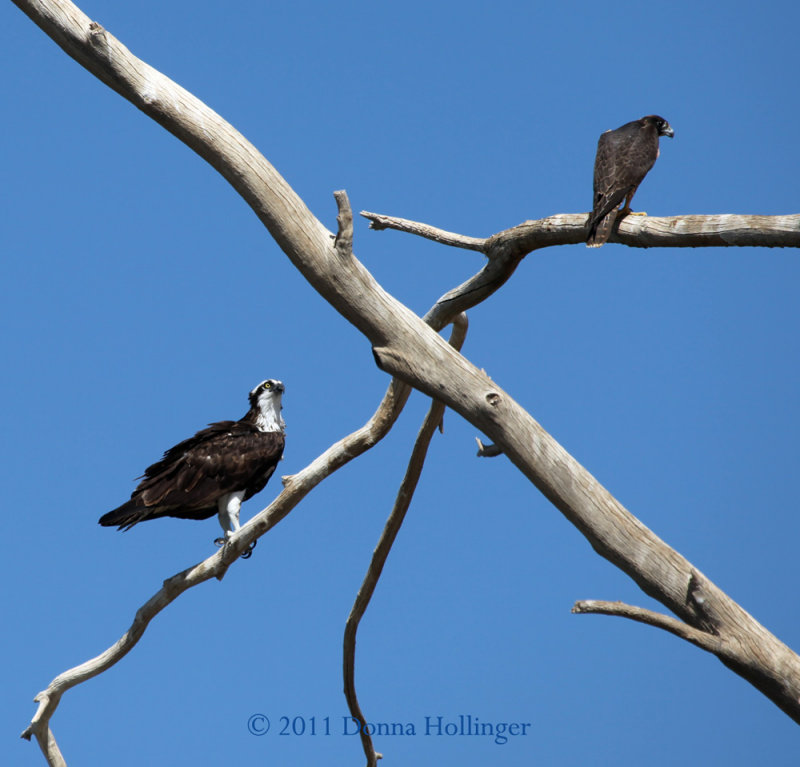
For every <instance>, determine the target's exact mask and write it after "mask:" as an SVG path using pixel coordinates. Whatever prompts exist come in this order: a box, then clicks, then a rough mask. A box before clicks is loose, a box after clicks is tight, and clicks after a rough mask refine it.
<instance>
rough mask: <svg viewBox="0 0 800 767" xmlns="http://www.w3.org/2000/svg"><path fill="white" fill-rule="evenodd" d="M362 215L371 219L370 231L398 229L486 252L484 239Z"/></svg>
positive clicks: (406, 220)
mask: <svg viewBox="0 0 800 767" xmlns="http://www.w3.org/2000/svg"><path fill="white" fill-rule="evenodd" d="M361 215H362V216H364V218H366V219H369V228H370V229H376V230H379V229H397V230H398V231H399V232H408V233H409V234H416V235H417V236H418V237H424V238H425V239H426V240H433V241H434V242H439V243H441V244H442V245H451V246H452V247H454V248H465V249H466V250H477V251H479V252H481V253H484V252H485V251H486V245H487V243H488V240H487V239H485V238H483V237H467V236H465V235H463V234H455V233H453V232H448V231H446V230H444V229H437V228H436V227H435V226H430V225H429V224H420V223H419V222H418V221H409V220H408V219H405V218H395V217H394V216H383V215H381V214H380V213H370V212H369V211H367V210H362V211H361Z"/></svg>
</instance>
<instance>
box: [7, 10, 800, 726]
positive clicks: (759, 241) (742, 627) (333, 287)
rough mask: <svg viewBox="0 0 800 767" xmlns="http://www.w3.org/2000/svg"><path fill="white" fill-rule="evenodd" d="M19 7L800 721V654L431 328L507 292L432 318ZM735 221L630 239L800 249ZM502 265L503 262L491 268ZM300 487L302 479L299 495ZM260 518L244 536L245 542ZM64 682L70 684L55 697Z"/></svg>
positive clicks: (542, 234)
mask: <svg viewBox="0 0 800 767" xmlns="http://www.w3.org/2000/svg"><path fill="white" fill-rule="evenodd" d="M15 3H16V4H17V5H18V6H19V7H20V8H21V9H22V10H23V11H24V12H25V13H27V14H28V15H29V16H30V17H31V18H32V19H33V20H34V21H35V22H36V23H37V24H38V25H39V26H40V27H41V28H42V29H43V30H44V31H45V32H46V33H47V34H48V35H50V36H51V37H52V38H53V39H54V40H55V41H56V42H57V43H58V44H59V45H60V46H61V47H62V48H63V49H64V50H65V51H67V53H69V55H71V56H72V57H73V58H75V59H76V60H77V61H78V62H79V63H81V64H82V65H83V66H85V67H86V68H87V69H88V70H89V71H91V72H92V73H94V74H95V75H96V76H97V77H99V78H100V79H101V80H102V81H103V82H105V83H106V84H108V85H109V87H111V88H113V89H114V90H115V91H116V92H118V93H120V94H121V95H123V96H124V97H125V98H127V99H128V100H130V101H131V102H132V103H133V104H134V105H135V106H137V107H138V108H139V109H141V110H142V111H143V112H145V113H146V114H148V115H149V116H150V117H152V118H153V119H154V120H156V121H157V122H158V123H159V124H161V125H162V126H164V127H165V128H166V129H167V130H169V131H170V132H172V133H173V134H174V135H175V136H177V137H178V138H180V139H181V140H182V141H183V142H184V143H186V144H187V145H188V146H190V147H191V148H192V149H194V150H195V151H196V152H197V153H198V154H199V155H200V156H201V157H203V158H204V159H206V160H207V161H208V162H209V163H211V165H213V167H215V168H216V169H217V170H218V171H219V172H220V173H221V174H222V175H223V176H224V177H225V178H226V179H227V180H228V181H229V183H230V184H231V185H232V186H233V187H234V189H235V190H236V191H237V192H238V193H239V194H240V195H241V196H242V197H243V198H244V199H245V200H246V201H247V203H248V204H249V205H250V206H251V207H252V209H253V210H254V211H255V213H256V215H258V217H259V218H260V220H261V221H262V222H263V223H264V225H265V226H266V227H267V229H268V230H269V232H270V233H271V234H272V236H273V237H274V239H275V240H276V242H277V243H278V245H279V246H280V247H281V248H282V249H283V251H284V252H285V253H286V255H287V256H288V258H289V259H290V260H291V261H292V263H293V264H294V265H295V266H296V267H297V269H298V270H299V271H300V272H301V273H302V274H303V275H304V277H305V278H306V279H307V280H308V281H309V283H310V284H311V285H313V286H314V288H315V289H316V290H317V291H318V292H319V293H320V295H321V296H322V297H323V298H325V300H327V301H328V302H329V303H330V304H331V305H332V306H333V307H334V308H335V309H336V310H337V311H338V312H340V314H342V316H344V317H345V318H346V319H347V320H348V321H350V322H351V323H352V324H353V325H354V326H355V327H357V328H358V329H359V330H360V331H361V332H362V333H363V334H364V335H365V336H366V337H367V339H368V340H369V342H370V343H371V345H372V347H373V353H374V356H375V359H376V361H377V363H378V365H379V367H380V368H381V369H382V370H384V371H386V372H387V373H390V374H391V375H392V376H395V377H398V378H400V379H401V380H402V381H404V382H405V383H407V384H409V385H411V386H413V387H414V388H417V389H419V390H420V391H422V392H424V393H425V394H427V395H428V396H429V397H431V398H433V399H436V400H438V401H441V402H442V403H443V404H445V405H446V406H447V407H449V408H451V409H453V410H455V411H456V412H458V413H459V414H460V415H462V416H463V417H464V418H465V419H466V420H468V421H469V422H470V423H472V424H473V425H474V426H476V427H477V428H478V429H480V430H481V431H482V432H483V433H484V434H486V435H487V436H488V437H490V438H491V439H492V440H493V441H494V443H495V444H496V445H497V446H498V447H499V448H500V449H502V450H503V452H504V453H505V455H506V456H507V457H508V458H509V460H510V461H512V462H513V463H514V465H516V466H517V467H518V468H519V470H520V471H521V472H522V473H523V474H524V475H525V476H526V477H527V478H528V479H529V480H530V481H531V482H532V483H533V484H534V485H535V486H536V487H537V488H538V489H539V490H540V491H541V492H542V493H543V494H544V495H545V496H546V497H547V498H548V499H549V500H550V501H551V502H552V503H553V504H554V505H555V506H556V508H558V509H559V510H560V511H561V512H562V513H563V514H564V515H565V516H566V517H567V519H568V520H569V521H570V522H572V523H573V524H574V525H575V526H576V527H577V528H578V529H579V530H580V531H581V532H582V533H583V535H585V536H586V538H587V539H588V540H589V542H590V543H591V545H592V546H593V547H594V548H595V550H596V551H597V552H598V553H599V554H600V555H601V556H603V557H605V558H606V559H608V560H609V561H611V562H612V563H613V564H615V565H617V566H618V567H619V568H620V569H622V570H623V571H624V572H626V573H627V574H628V575H629V576H630V577H631V578H632V579H633V580H634V581H635V582H636V583H637V584H638V585H639V586H640V587H641V588H642V589H643V590H644V591H645V592H646V593H647V594H649V595H650V596H652V597H654V598H655V599H657V600H658V601H660V602H661V603H662V604H663V605H665V606H666V607H667V608H668V609H669V610H671V611H672V612H673V613H675V615H677V616H678V618H679V619H680V620H682V621H684V622H686V623H687V624H688V625H690V626H692V627H694V628H697V629H699V630H701V631H705V632H710V633H712V634H714V635H715V636H717V637H718V638H719V642H720V646H719V649H718V650H717V651H716V652H715V654H716V656H717V657H718V658H719V659H720V660H721V661H722V662H723V663H725V664H726V665H727V666H728V667H729V668H731V669H732V670H733V671H735V672H736V673H737V674H739V675H740V676H742V677H743V678H745V679H747V680H748V681H749V682H750V683H751V684H753V685H754V686H755V687H756V688H757V689H759V690H760V691H761V692H762V693H763V694H764V695H766V696H767V697H768V698H769V699H770V700H772V701H773V702H774V703H775V704H776V705H777V706H779V707H780V708H781V709H782V710H783V711H784V712H786V714H787V715H789V716H790V717H792V718H793V719H794V720H795V721H798V722H800V658H798V656H797V655H796V654H795V653H793V652H792V651H791V650H790V649H789V648H788V647H787V646H786V645H784V644H783V643H782V642H780V640H778V639H777V638H776V637H775V636H773V635H772V634H771V633H769V632H768V631H767V630H766V629H765V628H764V627H763V626H761V625H760V624H759V623H758V622H757V621H756V620H755V619H754V618H753V617H752V616H751V615H749V614H748V613H747V612H746V611H745V610H743V609H742V608H741V607H740V606H739V605H737V604H736V603H735V602H734V601H733V600H732V599H730V597H728V596H727V595H726V594H725V593H724V592H722V591H721V590H720V589H719V588H718V587H717V586H716V585H715V584H713V583H712V582H711V581H710V580H708V579H707V578H706V577H705V576H703V575H702V574H701V573H700V572H699V571H698V570H697V568H695V567H694V566H693V565H692V564H691V563H690V562H688V561H687V560H686V559H685V558H684V557H682V556H681V555H680V554H678V552H676V551H675V550H674V549H672V548H671V547H669V546H668V545H667V544H666V543H665V542H664V541H662V540H661V539H660V538H658V537H657V536H656V535H655V534H654V533H653V532H652V531H650V530H649V529H648V528H646V527H645V526H644V525H642V523H641V522H639V520H637V519H636V518H635V517H634V516H633V515H632V514H631V513H630V512H629V511H628V510H627V509H625V508H624V507H623V506H622V505H621V504H620V503H619V502H618V501H617V500H616V499H615V498H614V497H613V496H611V494H610V493H609V492H608V491H607V490H606V489H605V488H604V487H603V486H602V485H601V484H600V483H599V482H598V481H597V480H596V479H595V478H594V477H593V476H592V475H591V474H590V473H589V472H588V471H587V470H586V469H585V468H584V467H583V466H581V465H580V464H579V463H578V462H577V461H576V460H575V459H574V458H573V457H572V456H571V455H569V453H567V452H566V450H564V448H563V447H562V446H561V445H560V444H559V443H558V442H557V441H556V440H555V439H554V438H553V437H552V436H551V435H550V434H548V433H547V432H546V431H545V430H544V429H543V428H542V427H541V426H540V425H539V424H538V423H537V422H536V421H535V420H534V419H533V418H532V417H531V415H530V414H529V413H527V412H526V411H525V410H524V409H523V408H522V407H520V406H519V405H518V404H517V403H516V402H515V401H514V400H513V399H512V398H511V397H510V396H509V395H508V394H507V393H506V392H504V391H503V390H502V389H501V388H500V387H499V386H497V385H496V384H494V382H492V381H491V380H490V379H489V377H488V376H487V375H486V374H485V373H483V372H481V371H480V370H478V369H477V368H475V366H473V365H472V364H471V363H469V362H468V361H467V360H466V359H464V357H462V356H461V355H460V354H459V353H458V352H456V351H455V350H454V349H452V347H450V346H449V345H448V344H447V342H445V341H444V340H443V339H442V338H441V337H440V336H439V335H438V334H437V333H436V332H434V330H432V328H433V329H440V328H441V327H443V326H444V324H446V322H445V318H446V317H448V316H449V317H451V318H452V317H453V316H455V314H457V313H459V312H461V311H463V310H464V308H465V306H463V305H462V304H469V303H470V302H471V301H473V299H474V301H479V300H483V293H485V292H486V291H487V290H488V292H489V293H490V292H493V290H496V287H493V286H492V285H491V284H490V283H485V285H486V287H482V286H481V285H480V284H477V285H476V286H475V287H476V290H475V291H474V292H473V293H468V294H467V293H464V292H463V291H462V293H463V295H462V296H461V297H460V298H458V300H453V301H449V302H448V303H447V305H446V307H445V308H443V309H441V311H437V310H432V312H429V313H428V315H427V316H426V320H427V321H428V322H429V323H430V325H431V326H432V327H429V325H427V324H426V323H425V322H424V321H423V320H422V319H420V318H419V317H418V316H417V315H415V314H414V313H413V312H411V311H410V310H409V309H408V308H407V307H406V306H404V305H403V304H401V303H400V302H399V301H397V300H396V299H395V298H393V297H392V296H390V295H389V294H387V293H386V292H385V291H384V290H383V289H382V288H381V287H380V285H378V284H377V282H376V281H375V279H374V278H373V277H372V275H371V274H370V273H369V272H368V271H367V270H366V269H365V268H364V266H363V265H362V264H361V263H360V262H359V261H358V260H357V259H356V258H355V257H348V258H347V259H343V258H342V257H341V254H340V252H339V251H338V250H337V248H336V247H335V245H334V235H333V234H332V233H331V232H330V231H329V230H328V229H327V228H326V227H325V226H323V224H322V223H321V222H320V221H319V220H318V219H317V218H315V217H314V216H313V215H312V213H311V212H310V211H309V209H308V208H307V206H306V205H305V203H304V202H303V201H302V200H301V199H300V198H299V197H298V196H297V194H296V193H295V192H294V190H293V189H292V188H291V187H290V186H289V184H288V183H287V182H286V181H285V180H284V179H283V178H282V177H281V176H280V175H279V174H278V173H277V172H276V171H275V169H274V168H273V167H272V166H271V165H270V164H269V163H268V162H267V160H266V159H265V158H264V157H263V156H262V155H261V154H260V153H259V152H258V151H257V150H256V149H255V147H253V145H252V144H250V142H248V141H247V140H246V139H245V138H244V137H243V136H242V135H241V134H239V133H238V132H237V131H236V130H235V129H234V128H233V127H232V126H231V125H230V124H229V123H227V122H225V121H224V120H223V119H222V118H221V117H220V116H219V115H217V114H216V113H215V112H213V111H212V110H211V109H209V108H208V107H207V106H206V105H205V104H203V103H202V102H200V101H199V100H198V99H197V98H195V97H194V96H192V95H191V94H190V93H188V92H187V91H185V90H184V89H183V88H180V87H179V86H178V85H176V84H175V83H173V82H172V81H171V80H169V79H168V78H167V77H165V76H164V75H162V74H161V73H159V72H157V71H156V70H154V69H153V68H152V67H150V66H148V65H147V64H145V63H144V62H142V61H140V60H139V59H137V58H136V57H135V56H133V55H132V54H131V53H130V51H128V50H127V48H125V47H124V46H123V45H122V44H121V43H120V42H119V41H118V40H116V39H115V38H114V37H113V36H112V35H110V34H108V33H107V32H106V31H105V30H104V29H103V28H102V27H100V26H99V25H98V24H96V23H94V22H92V21H90V19H88V18H87V17H86V16H85V15H84V14H83V13H81V12H80V11H79V10H78V9H77V8H76V7H75V6H74V5H72V4H71V3H70V2H69V1H68V0H15ZM723 219H724V217H711V220H709V219H708V218H706V217H681V218H679V219H656V218H652V219H641V218H640V219H639V220H630V221H629V220H627V219H626V220H624V221H623V222H622V223H621V226H620V230H619V233H618V235H617V241H619V242H625V243H626V244H628V245H634V246H641V247H650V246H655V245H670V246H673V247H674V246H700V245H703V246H710V245H723V244H724V245H730V244H737V245H739V244H740V245H745V244H746V245H771V246H784V245H786V246H792V247H796V246H798V245H800V235H798V223H797V222H798V217H797V216H786V217H778V219H779V222H778V223H776V222H775V221H773V219H772V218H770V217H768V219H767V220H763V219H761V218H753V217H748V216H745V217H736V218H735V219H729V220H727V221H725V220H723ZM585 221H586V216H585V215H573V216H556V217H551V218H550V219H543V220H542V221H540V222H528V223H526V224H522V225H521V227H515V230H520V231H516V232H515V231H514V230H509V231H507V232H501V233H500V234H499V235H495V236H494V237H493V238H490V239H492V240H493V243H492V244H491V245H490V247H491V248H495V247H497V248H500V249H501V252H504V253H506V254H507V258H508V259H509V263H510V264H512V266H515V264H514V261H516V262H517V263H518V261H519V260H520V259H521V258H522V257H523V256H524V255H525V253H526V252H530V250H531V249H532V244H533V245H534V246H535V245H536V244H538V246H539V247H543V246H544V244H566V242H568V241H570V242H572V241H574V242H579V241H581V239H582V237H583V235H584V234H585ZM770 222H772V223H770ZM758 226H763V227H765V229H764V231H763V232H761V231H760V230H759V229H758V228H757V227H758ZM572 238H574V239H572ZM498 260H499V259H496V258H495V259H490V264H489V265H487V267H488V266H491V264H492V263H495V262H497V261H498ZM344 271H346V274H343V272H344ZM511 271H513V268H512V269H511ZM500 277H501V278H502V277H503V274H502V273H501V274H500ZM476 278H477V276H476ZM507 278H508V277H507V276H505V279H507ZM474 279H475V278H474ZM458 290H459V289H457V291H458ZM473 303H474V302H473ZM437 306H438V304H437ZM315 463H316V462H315ZM309 468H310V467H309ZM318 470H322V467H318ZM292 491H293V488H292V482H291V480H290V483H289V484H288V485H287V492H292ZM297 492H298V493H299V492H300V490H297ZM303 494H305V493H303ZM281 497H283V494H282V495H281ZM248 527H250V526H247V527H245V528H244V530H243V532H242V533H240V536H239V538H237V539H235V540H240V541H242V542H244V541H245V540H246V537H247V535H249V534H250V532H245V531H247V530H248ZM223 555H224V552H222V553H218V554H217V555H215V556H220V557H221V556H223ZM212 559H213V558H212ZM187 572H192V570H190V571H187ZM212 574H213V573H212ZM176 577H179V578H185V577H188V575H187V574H181V575H180V576H176ZM209 577H210V576H209ZM165 596H168V595H165ZM173 598H174V597H173ZM100 657H101V658H102V657H103V656H100ZM63 689H64V688H63V684H62V687H60V688H57V689H54V690H53V691H52V694H53V695H58V694H59V691H63ZM50 713H51V712H50ZM37 715H38V714H37ZM47 719H49V716H48V717H47V718H44V717H43V716H42V717H40V719H39V721H40V722H43V725H42V728H41V730H37V732H38V731H41V732H43V733H46V729H45V728H46V726H47ZM34 729H35V728H34ZM37 737H38V736H37Z"/></svg>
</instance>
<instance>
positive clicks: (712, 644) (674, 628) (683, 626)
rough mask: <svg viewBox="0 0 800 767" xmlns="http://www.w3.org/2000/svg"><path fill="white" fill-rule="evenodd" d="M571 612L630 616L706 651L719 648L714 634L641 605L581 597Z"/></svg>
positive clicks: (715, 651)
mask: <svg viewBox="0 0 800 767" xmlns="http://www.w3.org/2000/svg"><path fill="white" fill-rule="evenodd" d="M572 612H573V613H576V614H589V613H595V614H597V615H617V616H619V617H620V618H630V619H631V620H634V621H638V622H639V623H646V624H647V625H648V626H655V627H656V628H660V629H664V631H669V632H670V634H675V636H677V637H680V638H681V639H685V640H686V641H687V642H691V643H692V644H693V645H696V646H697V647H699V648H700V649H702V650H706V651H707V652H710V653H715V654H716V653H717V652H719V649H720V639H719V637H718V636H716V635H714V634H711V633H709V632H707V631H701V630H700V629H696V628H694V626H690V625H689V624H688V623H684V622H683V621H679V620H678V619H677V618H673V617H672V616H671V615H664V614H663V613H657V612H654V611H653V610H646V609H645V608H643V607H635V606H633V605H627V604H625V603H624V602H604V601H601V600H596V599H583V600H580V601H578V602H576V603H575V604H574V605H573V606H572Z"/></svg>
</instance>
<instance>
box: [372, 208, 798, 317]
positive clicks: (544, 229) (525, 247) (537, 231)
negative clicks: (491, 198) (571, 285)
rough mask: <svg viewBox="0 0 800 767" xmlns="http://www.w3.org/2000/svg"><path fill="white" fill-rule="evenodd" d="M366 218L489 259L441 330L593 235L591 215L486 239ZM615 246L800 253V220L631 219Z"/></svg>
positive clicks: (455, 297)
mask: <svg viewBox="0 0 800 767" xmlns="http://www.w3.org/2000/svg"><path fill="white" fill-rule="evenodd" d="M361 215H362V216H365V217H366V218H368V219H369V220H370V228H371V229H395V230H397V231H401V232H406V233H408V234H414V235H417V236H419V237H424V238H425V239H428V240H434V241H435V242H439V243H441V244H443V245H450V246H452V247H456V248H465V249H468V250H477V251H480V252H481V253H483V254H484V255H485V256H486V257H487V258H488V259H489V261H488V263H487V264H486V265H485V266H484V267H483V268H482V269H481V270H480V271H479V272H478V273H477V274H476V275H474V276H473V277H471V278H470V279H468V280H467V281H466V282H464V283H462V284H461V285H459V286H458V287H456V288H453V289H452V290H450V291H448V292H447V293H445V294H444V295H443V296H442V297H441V298H440V299H439V300H438V301H437V302H436V305H435V306H434V307H433V308H432V309H431V310H430V311H429V312H428V313H427V314H426V315H425V321H426V322H428V324H429V325H431V327H433V328H435V329H437V330H440V329H441V328H443V327H445V325H447V324H448V322H449V321H450V319H451V318H452V317H454V316H455V315H456V314H458V313H459V312H466V311H468V310H469V309H471V308H472V307H473V306H475V305H477V304H479V303H481V302H482V301H485V300H486V299H487V298H489V296H491V295H492V294H493V293H495V292H496V291H497V290H499V289H500V288H501V287H502V286H503V285H504V284H505V283H506V282H507V281H508V280H509V279H510V278H511V276H512V275H513V274H514V271H515V270H516V268H517V266H519V263H520V262H521V261H522V259H523V258H525V256H527V255H528V254H529V253H532V252H533V251H534V250H539V249H541V248H547V247H552V246H555V245H576V244H580V243H583V242H585V241H586V236H587V233H588V228H587V226H586V221H587V219H588V214H585V213H573V214H566V213H562V214H558V215H555V216H548V217H547V218H541V219H538V220H537V221H525V222H524V223H522V224H519V225H518V226H514V227H512V228H511V229H505V230H504V231H502V232H498V233H497V234H494V235H492V236H491V237H487V238H485V239H483V238H478V237H467V236H465V235H461V234H454V233H453V232H446V231H444V230H442V229H437V228H436V227H434V226H430V225H429V224H421V223H419V222H417V221H409V220H407V219H404V218H395V217H393V216H385V215H381V214H378V213H368V212H366V211H362V213H361ZM609 242H618V243H622V244H623V245H628V246H630V247H633V248H655V247H662V248H696V247H721V246H761V247H767V248H784V247H785V248H800V215H787V216H740V215H733V214H726V215H712V216H694V215H692V216H672V217H670V218H659V217H655V216H626V217H625V218H623V219H621V220H620V221H619V222H618V225H617V226H616V227H615V231H614V233H612V235H611V238H610V239H609Z"/></svg>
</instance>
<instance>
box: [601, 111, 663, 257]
mask: <svg viewBox="0 0 800 767" xmlns="http://www.w3.org/2000/svg"><path fill="white" fill-rule="evenodd" d="M674 135H675V132H674V131H673V130H672V127H671V126H670V124H669V123H668V122H667V121H666V120H665V119H664V118H663V117H659V116H658V115H647V117H643V118H642V119H641V120H634V121H633V122H629V123H625V125H623V126H622V127H620V128H617V129H616V130H608V131H606V132H605V133H603V135H601V136H600V140H599V141H598V142H597V156H596V157H595V161H594V204H593V209H592V213H591V215H590V216H589V222H588V224H589V236H588V238H587V239H586V244H587V246H588V247H590V248H599V247H600V246H601V245H602V244H603V243H604V242H606V240H608V237H609V235H610V234H611V230H612V229H613V228H614V221H616V219H617V217H618V216H627V215H628V214H629V213H630V212H631V200H633V195H634V194H636V189H637V188H638V187H639V184H641V183H642V180H643V179H644V177H645V176H646V175H647V173H648V171H649V170H650V168H652V167H653V165H654V164H655V161H656V160H657V159H658V152H659V149H658V138H659V136H669V137H670V138H672V137H673V136H674ZM626 198H627V199H626ZM623 200H625V207H624V208H623V209H622V210H621V211H620V210H618V208H619V206H620V204H621V203H622V201H623ZM634 215H646V214H634Z"/></svg>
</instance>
